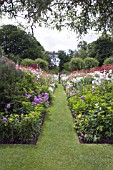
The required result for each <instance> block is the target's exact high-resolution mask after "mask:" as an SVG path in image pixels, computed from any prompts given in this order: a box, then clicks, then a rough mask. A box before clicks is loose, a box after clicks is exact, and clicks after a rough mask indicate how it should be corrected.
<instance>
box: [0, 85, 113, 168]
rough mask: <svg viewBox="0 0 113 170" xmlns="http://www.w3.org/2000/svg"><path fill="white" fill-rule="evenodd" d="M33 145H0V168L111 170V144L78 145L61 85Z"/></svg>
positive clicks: (112, 152)
mask: <svg viewBox="0 0 113 170" xmlns="http://www.w3.org/2000/svg"><path fill="white" fill-rule="evenodd" d="M54 95H55V99H54V102H53V106H52V107H51V108H50V110H49V113H48V114H47V116H46V120H45V123H44V126H43V130H42V133H41V135H40V138H39V141H38V143H37V145H36V146H33V145H0V170H113V145H108V144H104V145H100V144H98V145H96V144H89V145H88V144H80V143H79V141H78V139H77V136H76V134H75V132H74V129H73V119H72V117H71V113H70V111H69V108H68V106H67V101H66V94H65V92H64V90H63V87H62V86H61V85H59V86H58V88H57V89H56V91H55V94H54Z"/></svg>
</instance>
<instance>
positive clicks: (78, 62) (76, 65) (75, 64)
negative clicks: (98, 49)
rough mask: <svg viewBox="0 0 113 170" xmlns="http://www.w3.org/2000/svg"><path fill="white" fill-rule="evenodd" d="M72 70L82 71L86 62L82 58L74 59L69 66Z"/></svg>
mask: <svg viewBox="0 0 113 170" xmlns="http://www.w3.org/2000/svg"><path fill="white" fill-rule="evenodd" d="M69 67H70V70H71V71H73V70H81V69H83V68H84V61H83V59H81V58H72V59H71V61H70V64H69Z"/></svg>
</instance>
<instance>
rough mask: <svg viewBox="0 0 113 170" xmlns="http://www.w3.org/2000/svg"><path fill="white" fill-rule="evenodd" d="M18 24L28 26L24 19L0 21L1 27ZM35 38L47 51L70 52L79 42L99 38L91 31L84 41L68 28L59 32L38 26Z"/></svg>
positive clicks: (83, 38) (84, 37)
mask: <svg viewBox="0 0 113 170" xmlns="http://www.w3.org/2000/svg"><path fill="white" fill-rule="evenodd" d="M18 23H21V24H22V25H25V26H26V25H27V24H26V22H25V21H24V20H22V19H18V20H17V21H16V20H14V19H13V20H10V19H7V18H3V19H1V20H0V25H4V24H5V25H7V24H13V25H18ZM34 36H35V37H36V39H37V40H38V41H39V42H40V43H41V45H42V46H43V47H44V49H45V50H46V51H58V50H64V51H68V50H69V49H71V50H76V49H77V44H78V43H79V41H82V40H84V41H86V42H88V43H90V42H92V41H95V40H96V39H97V38H98V37H99V35H98V34H96V33H95V32H91V31H90V32H89V33H88V34H87V35H86V36H83V37H82V39H78V38H77V35H76V33H75V32H73V31H68V30H67V29H66V28H64V29H63V30H62V31H61V32H59V31H57V30H55V29H54V30H52V29H50V28H45V27H44V26H43V27H38V26H36V28H34Z"/></svg>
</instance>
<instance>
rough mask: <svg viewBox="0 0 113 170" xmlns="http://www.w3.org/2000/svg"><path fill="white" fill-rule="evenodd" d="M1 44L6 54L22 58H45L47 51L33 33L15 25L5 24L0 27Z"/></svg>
mask: <svg viewBox="0 0 113 170" xmlns="http://www.w3.org/2000/svg"><path fill="white" fill-rule="evenodd" d="M0 46H1V47H2V49H3V50H4V52H5V54H7V55H9V54H13V55H14V56H15V57H16V56H19V57H20V59H24V58H31V59H36V58H43V56H44V53H45V50H44V48H43V47H42V46H41V44H40V43H39V42H38V41H37V40H36V39H35V38H34V37H33V36H32V35H31V34H28V33H26V32H25V31H24V30H21V29H20V28H18V27H16V26H14V25H3V26H2V27H1V28H0Z"/></svg>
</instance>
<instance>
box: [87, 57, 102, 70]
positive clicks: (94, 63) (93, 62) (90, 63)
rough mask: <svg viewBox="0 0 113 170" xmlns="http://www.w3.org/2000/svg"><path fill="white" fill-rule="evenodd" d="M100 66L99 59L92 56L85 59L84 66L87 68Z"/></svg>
mask: <svg viewBox="0 0 113 170" xmlns="http://www.w3.org/2000/svg"><path fill="white" fill-rule="evenodd" d="M98 66H99V62H98V60H97V59H95V58H91V57H87V58H85V59H84V68H85V69H90V68H93V67H98Z"/></svg>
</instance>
